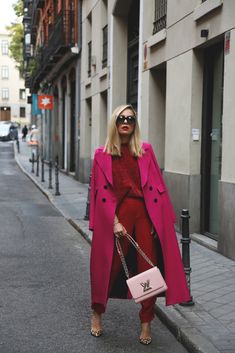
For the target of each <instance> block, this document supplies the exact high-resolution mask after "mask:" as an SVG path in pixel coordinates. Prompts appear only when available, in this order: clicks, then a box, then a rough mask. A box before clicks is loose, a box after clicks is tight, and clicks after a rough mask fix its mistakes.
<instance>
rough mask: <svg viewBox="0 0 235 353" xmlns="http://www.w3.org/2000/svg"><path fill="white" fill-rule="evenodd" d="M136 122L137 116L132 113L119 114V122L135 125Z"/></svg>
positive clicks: (117, 121)
mask: <svg viewBox="0 0 235 353" xmlns="http://www.w3.org/2000/svg"><path fill="white" fill-rule="evenodd" d="M135 122H136V117H135V116H134V115H130V116H125V115H118V117H117V120H116V123H117V124H128V125H134V124H135Z"/></svg>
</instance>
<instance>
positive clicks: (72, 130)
mask: <svg viewBox="0 0 235 353" xmlns="http://www.w3.org/2000/svg"><path fill="white" fill-rule="evenodd" d="M75 77H76V72H75V70H74V69H73V70H72V71H71V73H70V163H69V171H70V172H72V173H73V172H75V136H76V121H75V109H76V99H75V97H76V80H75Z"/></svg>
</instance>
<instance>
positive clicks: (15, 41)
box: [7, 0, 24, 75]
mask: <svg viewBox="0 0 235 353" xmlns="http://www.w3.org/2000/svg"><path fill="white" fill-rule="evenodd" d="M13 9H14V11H15V14H16V16H17V18H18V21H17V22H16V23H12V24H11V25H10V26H8V27H7V30H8V31H9V34H10V38H11V41H10V45H9V49H10V56H11V57H12V58H13V59H14V60H15V61H16V63H17V65H16V67H17V68H18V70H19V72H20V74H21V75H22V72H23V60H24V59H23V41H24V28H23V24H22V17H23V12H24V2H23V0H18V1H17V2H16V3H15V4H14V5H13Z"/></svg>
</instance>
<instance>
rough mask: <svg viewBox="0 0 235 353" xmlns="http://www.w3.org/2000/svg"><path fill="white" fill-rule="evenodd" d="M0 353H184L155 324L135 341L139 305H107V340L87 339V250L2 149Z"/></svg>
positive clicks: (8, 146)
mask: <svg viewBox="0 0 235 353" xmlns="http://www.w3.org/2000/svg"><path fill="white" fill-rule="evenodd" d="M0 249H1V250H0V268H1V271H0V314H1V316H0V318H1V320H0V332H1V334H0V353H75V352H76V353H83V352H84V353H111V352H116V353H119V352H120V353H121V352H122V353H135V352H144V351H145V350H147V351H148V352H158V353H163V352H164V353H166V352H168V353H183V352H186V350H185V349H184V348H183V347H182V345H180V343H179V342H178V341H177V340H176V339H175V337H174V336H173V335H172V334H171V333H170V332H169V331H168V330H167V329H166V328H165V327H164V326H163V324H162V323H161V322H160V321H159V320H158V319H155V320H154V322H153V324H152V339H153V342H152V344H151V345H150V346H148V347H144V346H142V345H140V344H139V342H138V335H139V329H140V328H139V320H138V310H139V306H137V305H136V304H135V303H134V302H132V301H129V300H128V301H127V300H126V301H121V300H110V302H109V305H108V309H107V313H106V314H105V316H104V321H103V326H104V335H103V336H102V337H100V338H94V337H92V336H91V335H90V331H89V330H90V285H89V251H90V245H89V244H88V243H87V241H86V240H85V239H83V238H82V237H81V235H80V234H79V233H78V232H77V231H76V230H75V229H74V228H73V227H72V226H71V225H70V224H69V223H68V222H67V221H66V220H65V218H64V217H63V216H62V215H61V214H60V213H59V211H58V210H57V209H56V208H55V207H54V206H53V205H51V204H50V202H49V201H48V200H47V198H46V197H45V196H44V195H43V194H42V193H41V192H40V190H39V189H38V188H37V187H36V186H35V185H34V184H33V183H32V182H31V181H30V180H29V179H28V178H27V177H26V176H25V175H24V174H23V173H22V171H21V170H20V169H19V167H18V166H17V164H16V162H15V161H14V154H13V144H12V143H11V142H9V143H1V144H0Z"/></svg>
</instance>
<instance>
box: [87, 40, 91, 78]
mask: <svg viewBox="0 0 235 353" xmlns="http://www.w3.org/2000/svg"><path fill="white" fill-rule="evenodd" d="M87 73H88V77H90V76H91V40H90V42H88V69H87Z"/></svg>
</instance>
